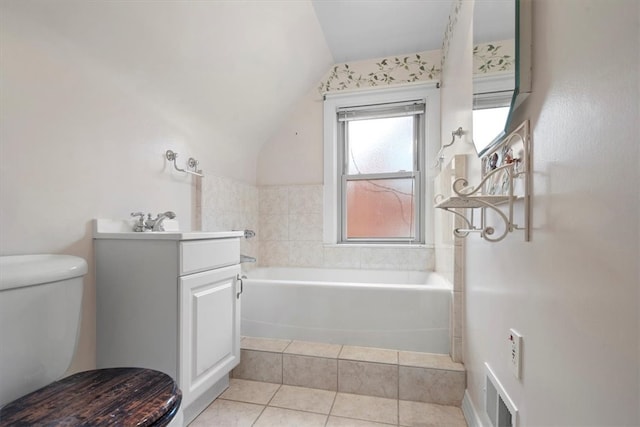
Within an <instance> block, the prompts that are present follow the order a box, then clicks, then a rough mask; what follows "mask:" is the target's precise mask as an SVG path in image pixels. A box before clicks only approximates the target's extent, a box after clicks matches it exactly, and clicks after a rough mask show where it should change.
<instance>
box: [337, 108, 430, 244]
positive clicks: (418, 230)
mask: <svg viewBox="0 0 640 427" xmlns="http://www.w3.org/2000/svg"><path fill="white" fill-rule="evenodd" d="M408 102H410V103H420V104H422V101H421V100H410V101H408ZM403 104H406V102H401V103H393V104H382V105H380V104H376V105H369V106H357V108H358V109H360V110H362V111H367V112H369V111H370V112H374V111H376V110H382V109H388V108H389V107H399V108H400V106H401V105H403ZM383 106H384V107H383ZM367 107H368V108H367ZM424 108H425V109H426V106H425V107H424ZM340 110H341V109H340ZM424 114H425V113H424V112H421V113H418V112H415V113H413V114H406V115H404V116H405V117H413V141H412V149H413V165H412V170H411V171H407V172H379V173H368V174H349V173H348V163H349V162H348V155H347V149H348V139H347V135H346V133H345V131H346V129H347V126H348V124H349V122H351V121H352V120H344V121H340V123H339V124H338V153H337V156H338V165H339V169H338V171H337V172H338V178H339V180H340V185H339V188H338V198H339V200H340V205H339V209H340V212H339V214H338V227H339V233H340V234H339V236H338V239H337V241H338V242H340V243H349V244H353V243H361V244H370V243H371V244H380V243H386V244H415V243H418V244H422V243H424V233H423V232H422V230H423V229H424V211H425V203H423V200H422V199H423V197H424V196H423V194H422V189H423V188H424V182H423V181H424V166H425V162H424V155H423V153H424V145H425V143H426V141H425V138H424ZM384 117H392V115H386V116H385V115H384V114H383V113H381V115H380V118H384ZM402 178H412V179H413V189H414V194H415V197H414V214H413V219H412V220H413V230H412V233H413V235H414V236H415V238H414V239H412V238H400V237H398V238H375V237H369V238H349V237H348V236H347V191H346V190H347V183H348V182H350V181H375V180H380V179H402Z"/></svg>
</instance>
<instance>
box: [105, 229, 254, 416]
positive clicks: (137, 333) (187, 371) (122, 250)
mask: <svg viewBox="0 0 640 427" xmlns="http://www.w3.org/2000/svg"><path fill="white" fill-rule="evenodd" d="M241 236H242V232H224V233H99V232H97V233H95V234H94V237H95V239H94V248H95V259H96V312H97V313H96V321H97V325H96V326H97V343H96V344H97V345H96V347H97V355H96V356H97V357H96V359H97V367H98V368H107V367H117V366H136V367H145V368H151V369H156V370H159V371H162V372H165V373H167V374H169V375H170V376H171V377H173V378H175V379H176V381H177V382H178V384H179V387H180V389H181V390H182V404H181V415H183V416H184V420H183V422H184V424H185V425H186V424H187V423H188V422H190V421H191V420H192V419H193V418H195V416H197V414H198V413H199V412H201V411H202V410H203V409H204V408H206V407H207V406H208V405H209V404H210V403H211V401H213V400H214V399H215V398H216V397H217V396H218V395H219V394H220V393H221V392H222V391H223V390H224V389H225V388H226V387H227V386H228V382H229V372H230V371H231V370H232V369H233V368H234V367H235V366H236V365H237V364H238V363H239V362H240V300H241V297H240V294H241V283H240V237H241Z"/></svg>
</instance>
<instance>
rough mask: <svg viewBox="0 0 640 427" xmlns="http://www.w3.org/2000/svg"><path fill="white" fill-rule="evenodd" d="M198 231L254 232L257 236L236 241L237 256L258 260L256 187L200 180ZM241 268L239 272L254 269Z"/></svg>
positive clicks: (214, 179) (223, 180)
mask: <svg viewBox="0 0 640 427" xmlns="http://www.w3.org/2000/svg"><path fill="white" fill-rule="evenodd" d="M200 186H201V192H202V194H201V196H200V197H199V198H198V197H196V200H199V201H200V203H201V205H200V206H197V210H198V209H199V210H200V211H201V212H202V230H207V231H224V230H246V229H249V230H254V231H256V233H257V236H256V237H254V238H252V239H241V240H240V252H241V253H242V254H243V255H248V256H251V257H254V258H257V257H258V235H259V231H258V187H256V186H255V185H250V184H245V183H242V182H239V181H236V180H233V179H229V178H222V177H216V176H212V175H207V176H205V177H204V178H202V179H201V182H200ZM254 266H255V265H254V264H243V270H248V269H251V268H252V267H254Z"/></svg>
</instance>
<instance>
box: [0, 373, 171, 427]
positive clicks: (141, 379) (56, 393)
mask: <svg viewBox="0 0 640 427" xmlns="http://www.w3.org/2000/svg"><path fill="white" fill-rule="evenodd" d="M181 400H182V393H181V392H180V389H179V388H178V386H177V384H176V383H175V381H173V379H171V377H170V376H168V375H166V374H164V373H162V372H159V371H154V370H151V369H143V368H111V369H97V370H93V371H86V372H80V373H77V374H75V375H71V376H69V377H67V378H63V379H61V380H59V381H56V382H54V383H51V384H49V385H48V386H45V387H43V388H41V389H39V390H36V391H34V392H33V393H30V394H27V395H26V396H23V397H21V398H19V399H17V400H14V401H13V402H11V403H8V404H7V405H5V406H4V407H3V408H2V409H0V426H9V425H11V426H15V425H18V426H20V425H22V426H32V425H52V426H53V425H64V426H102V425H118V426H140V427H142V426H164V425H167V424H168V423H169V421H171V419H172V418H173V416H174V415H175V414H176V412H177V410H178V408H179V406H180V401H181Z"/></svg>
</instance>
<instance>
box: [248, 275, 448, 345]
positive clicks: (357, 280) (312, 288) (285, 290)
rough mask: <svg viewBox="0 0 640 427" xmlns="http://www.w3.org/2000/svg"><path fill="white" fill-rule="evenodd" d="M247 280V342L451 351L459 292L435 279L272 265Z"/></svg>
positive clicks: (444, 281)
mask: <svg viewBox="0 0 640 427" xmlns="http://www.w3.org/2000/svg"><path fill="white" fill-rule="evenodd" d="M247 276H248V278H247V279H245V280H244V294H243V296H242V322H241V333H242V335H244V336H250V337H266V338H286V339H296V340H304V341H315V342H326V343H335V344H344V345H360V346H366V347H378V348H390V349H397V350H409V351H421V352H429V353H443V354H446V353H449V310H450V306H451V296H452V286H451V284H450V283H448V282H447V281H446V280H445V279H443V278H442V277H441V276H439V275H437V274H436V273H429V272H416V271H387V270H341V269H340V270H338V269H336V270H328V269H312V268H273V267H272V268H259V269H256V270H253V271H250V272H249V273H247Z"/></svg>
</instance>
